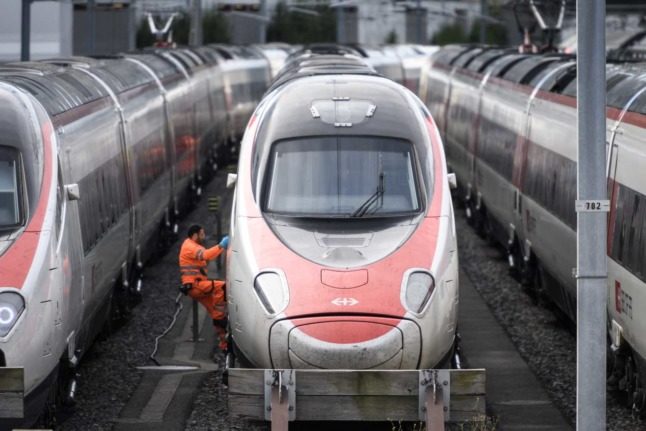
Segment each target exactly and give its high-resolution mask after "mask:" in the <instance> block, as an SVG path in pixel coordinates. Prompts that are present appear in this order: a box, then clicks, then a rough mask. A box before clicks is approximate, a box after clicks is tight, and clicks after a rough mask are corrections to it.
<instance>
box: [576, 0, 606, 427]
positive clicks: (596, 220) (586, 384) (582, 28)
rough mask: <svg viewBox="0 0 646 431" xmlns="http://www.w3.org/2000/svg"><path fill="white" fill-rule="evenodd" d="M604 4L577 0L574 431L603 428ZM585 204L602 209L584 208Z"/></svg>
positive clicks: (604, 302) (604, 376) (604, 395)
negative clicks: (575, 380)
mask: <svg viewBox="0 0 646 431" xmlns="http://www.w3.org/2000/svg"><path fill="white" fill-rule="evenodd" d="M605 3H606V2H605V0H577V5H576V8H577V11H576V17H577V18H576V19H577V53H578V54H577V74H578V84H577V85H578V88H577V90H578V98H577V109H578V132H579V136H578V142H579V144H578V161H579V162H578V172H577V173H578V177H577V178H578V182H577V187H578V202H577V216H578V217H577V267H578V269H577V409H576V425H577V430H578V431H601V430H605V429H606V312H607V311H606V302H607V299H606V298H607V296H606V295H607V293H606V279H607V258H606V222H607V221H606V218H607V214H606V212H602V211H594V212H590V211H589V208H590V207H593V208H597V207H603V203H606V204H607V201H606V199H607V191H606V176H605V165H606V153H605V138H606V136H605V134H606V115H605V110H606V79H605V76H606V69H605V63H606V59H605V6H606V5H605ZM585 201H594V202H599V204H600V205H587V208H586V205H585Z"/></svg>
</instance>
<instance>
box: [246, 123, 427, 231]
mask: <svg viewBox="0 0 646 431" xmlns="http://www.w3.org/2000/svg"><path fill="white" fill-rule="evenodd" d="M343 138H345V139H357V138H360V139H366V140H367V139H379V140H388V141H392V142H398V143H400V144H402V145H407V147H408V148H407V154H409V163H410V165H409V166H410V175H411V178H410V179H412V184H409V186H412V188H413V190H412V191H414V196H413V197H414V198H415V200H416V204H417V207H416V208H415V209H413V210H410V211H401V212H389V213H380V214H379V215H370V216H369V217H366V218H391V217H402V216H417V215H419V214H420V213H423V212H425V211H426V200H425V193H426V190H425V188H424V187H422V182H421V181H420V175H422V174H421V172H420V163H419V157H418V155H417V152H416V148H415V145H413V143H412V142H410V141H408V140H405V139H401V138H395V137H389V136H371V135H318V136H306V137H300V138H289V139H280V140H277V141H275V142H272V143H271V146H270V148H269V150H268V152H267V158H266V161H265V163H266V166H265V168H264V174H263V180H262V185H261V187H260V190H261V192H260V198H259V200H258V201H259V203H260V208H261V212H262V213H263V214H266V215H269V216H282V217H291V218H317V219H319V218H320V219H340V220H353V219H357V218H361V217H363V215H365V213H364V214H362V215H355V213H356V209H355V210H354V211H353V212H351V213H348V214H346V213H339V214H338V215H334V214H320V213H310V214H308V213H288V212H281V211H273V210H270V209H268V201H269V197H270V196H269V195H270V193H269V187H270V178H271V177H272V176H273V173H274V168H275V166H274V164H275V158H274V157H273V155H274V154H275V149H276V147H277V146H278V145H280V144H283V143H289V142H294V141H296V142H298V141H303V140H306V139H335V140H337V142H338V140H339V139H343ZM431 187H432V186H431Z"/></svg>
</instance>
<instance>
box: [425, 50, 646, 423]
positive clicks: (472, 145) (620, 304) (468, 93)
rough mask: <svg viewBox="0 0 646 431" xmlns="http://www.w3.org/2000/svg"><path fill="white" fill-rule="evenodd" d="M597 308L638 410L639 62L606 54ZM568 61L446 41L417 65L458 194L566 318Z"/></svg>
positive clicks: (642, 246)
mask: <svg viewBox="0 0 646 431" xmlns="http://www.w3.org/2000/svg"><path fill="white" fill-rule="evenodd" d="M606 77H607V82H606V84H607V110H606V116H607V117H606V118H607V126H608V127H607V130H608V132H607V138H606V141H607V155H608V162H607V169H606V175H607V179H608V195H609V198H610V202H611V210H610V214H609V218H608V240H607V253H608V271H609V273H608V315H609V339H610V347H611V349H610V351H611V352H613V354H612V359H614V368H615V369H614V371H613V373H612V376H611V378H610V383H611V384H612V386H615V385H616V386H617V387H618V388H619V389H621V390H624V391H625V392H626V393H627V395H628V404H629V405H630V406H632V408H633V409H634V410H635V411H639V412H641V414H642V415H643V414H644V411H645V410H646V409H645V407H646V392H645V389H644V387H645V386H646V336H645V335H644V334H646V314H645V313H643V312H642V310H644V309H645V307H646V188H645V186H644V182H643V181H642V179H643V170H642V169H644V166H646V152H645V151H644V145H643V144H644V140H645V137H646V131H645V129H646V65H644V64H608V66H607V69H606ZM576 91H577V89H576V64H575V59H574V58H573V57H571V56H563V55H556V54H545V55H525V54H518V53H515V52H512V51H509V50H503V49H497V48H483V47H466V46H451V47H447V48H444V49H442V50H441V51H439V52H438V53H436V54H435V55H434V56H432V57H431V59H430V61H429V62H428V64H427V65H426V67H425V68H424V70H423V74H422V79H421V83H420V96H421V98H422V99H423V100H424V101H425V103H426V104H427V106H428V108H429V110H430V111H431V113H432V114H433V115H434V117H435V118H436V120H437V122H438V127H439V128H440V130H441V133H442V135H443V137H444V142H445V145H446V154H447V160H448V164H449V166H450V169H452V170H453V171H454V172H455V173H456V175H457V180H458V186H459V188H458V190H459V195H458V196H459V197H458V199H459V200H460V201H462V202H463V203H464V205H465V207H466V212H467V217H468V218H469V219H471V220H472V221H473V223H474V224H475V225H476V227H477V228H478V229H480V230H482V231H484V232H485V233H487V234H488V235H490V236H492V237H494V238H495V239H497V240H498V241H499V242H501V243H503V244H504V245H505V246H506V247H507V253H508V261H509V265H510V268H511V269H512V271H513V273H515V274H516V275H517V276H518V277H519V278H520V279H521V280H522V281H523V282H524V283H525V284H526V285H528V286H529V287H530V288H533V289H532V290H534V293H536V292H545V293H547V295H548V296H549V297H550V298H551V299H552V300H553V301H554V302H555V304H556V305H558V307H559V308H560V309H561V310H562V311H563V312H564V313H565V314H566V315H567V316H569V318H570V319H572V320H573V321H576V280H575V278H574V277H573V276H572V269H573V268H575V267H576V213H575V208H574V201H575V200H576V163H577V147H576V142H577V140H576V123H577V121H576Z"/></svg>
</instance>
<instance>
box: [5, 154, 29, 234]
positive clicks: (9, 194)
mask: <svg viewBox="0 0 646 431" xmlns="http://www.w3.org/2000/svg"><path fill="white" fill-rule="evenodd" d="M21 178H22V174H21V170H20V153H19V152H18V151H17V150H16V149H13V148H10V147H3V146H0V230H7V229H12V228H16V227H18V226H20V225H22V224H23V219H24V214H23V209H22V196H21V193H22V187H21V184H22V180H21Z"/></svg>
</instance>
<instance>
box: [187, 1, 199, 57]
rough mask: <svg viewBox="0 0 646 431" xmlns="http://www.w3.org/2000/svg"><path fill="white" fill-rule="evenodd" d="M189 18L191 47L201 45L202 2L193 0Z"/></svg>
mask: <svg viewBox="0 0 646 431" xmlns="http://www.w3.org/2000/svg"><path fill="white" fill-rule="evenodd" d="M191 6H192V8H191V9H192V14H191V15H192V16H191V33H190V39H191V40H190V42H189V44H190V45H191V46H200V45H202V0H193V3H192V4H191Z"/></svg>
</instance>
